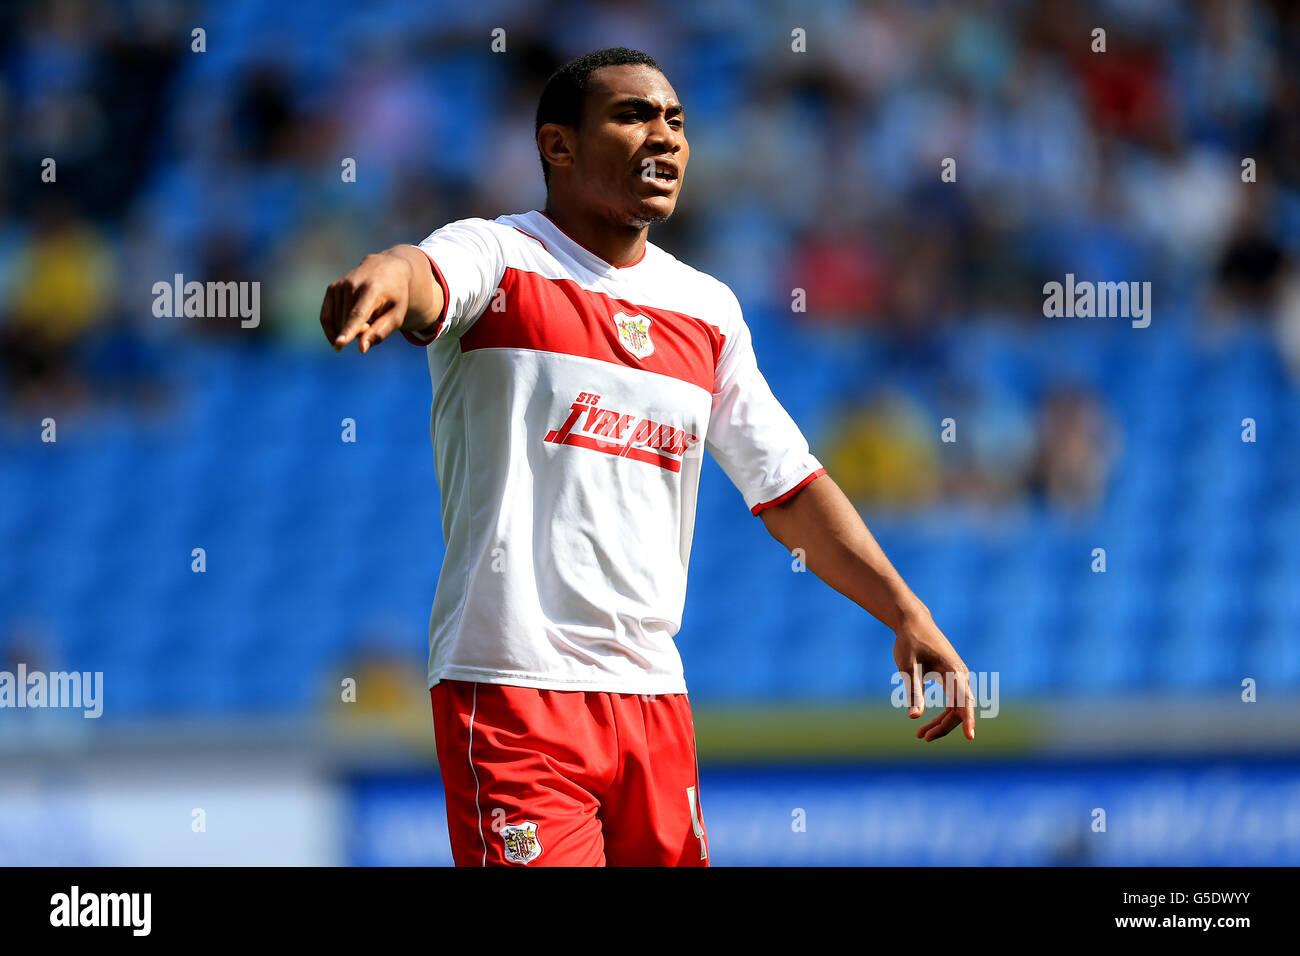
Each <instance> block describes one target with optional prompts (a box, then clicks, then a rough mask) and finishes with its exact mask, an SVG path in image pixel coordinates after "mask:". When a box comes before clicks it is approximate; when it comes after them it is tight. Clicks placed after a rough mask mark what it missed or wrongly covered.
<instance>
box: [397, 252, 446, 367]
mask: <svg viewBox="0 0 1300 956" xmlns="http://www.w3.org/2000/svg"><path fill="white" fill-rule="evenodd" d="M420 251H421V252H423V253H424V257H425V258H426V259H428V260H429V268H431V269H432V270H433V275H434V278H436V279H437V280H438V285H440V286H442V311H441V312H439V313H438V321H437V322H436V323H434V326H433V338H429V339H419V338H416V337H415V336H414V335H412V334H411V333H410V332H408V331H406V329H402V334H403V335H404V336H406V341H408V342H410V343H411V344H412V345H418V346H420V348H424V347H426V346H427V345H428V344H429V343H430V342H432V341H433V340H434V339H436V338H437V337H438V336H439V335H441V334H442V327H443V326H444V325H446V323H447V306H448V304H449V303H450V301H451V292H450V291H448V289H447V280H446V279H444V278H443V277H442V270H441V269H439V268H438V263H436V262H434V261H433V256H431V255H429V253H428V251H427V250H425V249H421V250H420Z"/></svg>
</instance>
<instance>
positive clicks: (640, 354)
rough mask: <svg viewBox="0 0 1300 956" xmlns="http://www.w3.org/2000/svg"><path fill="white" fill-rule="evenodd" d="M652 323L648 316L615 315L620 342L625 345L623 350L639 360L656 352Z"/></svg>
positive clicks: (623, 313) (620, 313)
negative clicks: (651, 338)
mask: <svg viewBox="0 0 1300 956" xmlns="http://www.w3.org/2000/svg"><path fill="white" fill-rule="evenodd" d="M650 321H651V319H650V317H649V316H648V315H628V314H627V313H626V312H617V313H615V314H614V324H615V325H616V326H618V340H619V341H620V342H622V343H623V348H625V349H627V350H628V351H629V352H631V353H632V354H633V355H635V356H636V357H637V358H639V359H643V358H645V357H646V356H647V355H649V354H650V353H651V352H653V351H654V350H655V344H654V343H653V342H651V341H650Z"/></svg>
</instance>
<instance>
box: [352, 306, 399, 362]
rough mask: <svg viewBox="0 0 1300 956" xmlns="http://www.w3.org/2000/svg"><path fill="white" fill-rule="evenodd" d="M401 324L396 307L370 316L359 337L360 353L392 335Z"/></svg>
mask: <svg viewBox="0 0 1300 956" xmlns="http://www.w3.org/2000/svg"><path fill="white" fill-rule="evenodd" d="M401 324H402V317H401V316H400V315H398V314H397V309H395V308H392V307H390V308H389V309H388V310H387V311H386V312H384V313H383V314H381V315H379V316H371V318H370V324H369V325H368V326H366V329H365V331H364V332H362V333H361V337H360V339H359V341H360V348H361V352H362V354H365V353H366V352H368V351H370V349H372V348H374V347H375V346H376V345H378V344H379V343H380V342H382V341H383V340H384V339H386V338H388V337H389V336H390V335H392V334H393V332H395V331H396V330H397V329H398V327H400V326H401Z"/></svg>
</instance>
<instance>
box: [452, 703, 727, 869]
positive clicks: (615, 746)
mask: <svg viewBox="0 0 1300 956" xmlns="http://www.w3.org/2000/svg"><path fill="white" fill-rule="evenodd" d="M429 696H430V699H431V700H432V702H433V727H434V734H435V737H436V742H437V745H438V765H439V768H440V770H441V773H442V783H443V789H444V790H445V791H446V794H447V825H448V828H449V830H450V833H451V852H452V857H453V858H454V859H455V861H456V865H457V866H492V865H495V866H503V865H508V864H532V865H535V866H606V865H608V866H708V865H709V861H708V857H709V851H708V843H707V838H706V834H705V831H704V819H703V812H702V811H701V810H700V797H699V794H700V778H699V770H698V768H697V766H696V762H695V724H694V722H693V721H692V719H691V708H690V704H688V703H687V700H686V695H685V694H658V695H645V696H643V695H640V694H610V693H601V692H595V691H573V690H541V689H539V688H536V687H511V686H507V685H504V684H482V683H469V682H466V681H455V680H444V681H440V682H439V683H437V684H435V685H434V686H433V687H432V688H430V690H429Z"/></svg>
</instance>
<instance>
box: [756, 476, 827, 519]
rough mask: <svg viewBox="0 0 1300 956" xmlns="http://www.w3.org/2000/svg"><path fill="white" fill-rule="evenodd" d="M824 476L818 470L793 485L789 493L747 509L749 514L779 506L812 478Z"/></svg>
mask: <svg viewBox="0 0 1300 956" xmlns="http://www.w3.org/2000/svg"><path fill="white" fill-rule="evenodd" d="M824 474H826V469H825V468H818V469H817V470H816V471H814V472H813V473H812V474H811V475H809V476H808V477H807V478H805V479H804V480H803V481H801V482H799V484H797V485H795V486H794V487H793V488H791V489H790V490H789V491H787V492H786V493H785V494H783V495H781V496H780V497H778V498H773V499H772V500H771V501H760V502H759V503H758V504H756V505H754V507H752V508H750V509H749V511H750V514H758V513H759V512H760V511H762V510H763V509H764V508H770V507H772V506H773V505H779V504H780V503H781V502H783V501H785V500H787V499H789V498H791V497H793V495H794V494H795V492H797V491H799V490H801V489H802V488H803V486H804V485H806V484H808V482H810V481H812V480H813V479H814V478H819V477H821V476H822V475H824Z"/></svg>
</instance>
